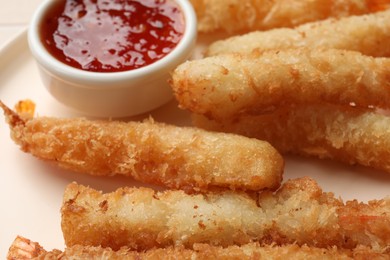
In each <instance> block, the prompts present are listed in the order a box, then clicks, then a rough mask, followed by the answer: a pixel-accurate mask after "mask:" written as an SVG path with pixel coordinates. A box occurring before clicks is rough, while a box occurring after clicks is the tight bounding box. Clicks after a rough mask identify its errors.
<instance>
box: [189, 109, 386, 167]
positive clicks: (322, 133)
mask: <svg viewBox="0 0 390 260" xmlns="http://www.w3.org/2000/svg"><path fill="white" fill-rule="evenodd" d="M193 118H194V120H193V123H194V125H196V126H198V127H201V128H204V129H208V130H214V131H221V132H231V133H237V134H241V135H244V136H248V137H254V138H258V139H260V140H267V141H268V142H270V143H271V144H272V145H274V147H276V148H277V149H278V150H279V152H281V153H294V154H301V155H311V156H316V157H320V158H330V159H334V160H338V161H342V162H346V163H348V164H360V165H364V166H369V167H373V168H376V169H379V170H383V171H386V172H389V173H390V149H389V147H390V117H389V116H386V115H383V114H379V113H376V112H375V110H373V109H359V108H356V107H348V106H345V107H342V106H336V105H329V104H318V105H310V106H285V107H280V108H278V109H277V110H276V111H275V112H273V113H270V114H264V115H258V116H250V115H246V116H242V117H240V118H238V119H237V120H236V121H234V122H232V121H229V120H226V121H223V122H222V121H221V122H216V121H213V120H208V119H207V118H205V117H202V116H197V115H194V117H193Z"/></svg>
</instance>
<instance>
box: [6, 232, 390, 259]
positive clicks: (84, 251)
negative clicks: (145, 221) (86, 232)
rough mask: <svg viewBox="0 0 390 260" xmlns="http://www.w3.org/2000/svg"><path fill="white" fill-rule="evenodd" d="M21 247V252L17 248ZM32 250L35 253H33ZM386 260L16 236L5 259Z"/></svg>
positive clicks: (300, 249)
mask: <svg viewBox="0 0 390 260" xmlns="http://www.w3.org/2000/svg"><path fill="white" fill-rule="evenodd" d="M21 247H22V248H21ZM35 249H38V250H36V251H34V250H35ZM379 257H382V258H380V259H386V257H388V255H387V254H382V253H379V252H374V251H372V250H370V249H369V248H367V247H363V246H359V247H358V248H355V249H353V250H348V249H337V248H336V247H330V248H327V249H325V248H316V247H309V246H306V245H304V246H298V245H294V244H291V245H285V246H275V245H259V244H258V243H249V244H246V245H243V246H229V247H226V248H222V247H217V246H211V245H208V244H195V245H194V249H186V248H184V247H183V246H176V247H168V248H156V249H150V250H147V251H144V252H137V251H132V250H130V249H128V248H126V247H123V248H121V249H119V250H118V251H114V250H112V249H111V248H103V247H100V246H97V247H93V246H81V245H75V246H72V247H69V248H66V249H65V250H64V251H63V252H61V251H59V250H53V251H51V252H47V251H45V250H42V247H41V246H40V245H39V244H38V243H37V242H32V241H31V240H29V239H26V238H23V237H20V236H18V237H17V238H16V239H15V241H14V242H13V244H12V245H11V247H10V250H9V252H8V256H7V259H9V260H11V259H21V258H23V259H37V260H38V259H53V260H54V259H63V260H65V259H74V260H76V259H101V260H116V259H134V260H140V259H145V260H149V259H150V260H152V259H156V260H157V259H161V258H164V259H168V260H169V259H172V260H173V259H183V260H198V259H199V260H201V259H202V260H207V259H210V260H211V259H212V260H214V259H226V260H227V259H243V260H244V259H248V260H250V259H305V260H306V259H373V258H376V259H377V258H379Z"/></svg>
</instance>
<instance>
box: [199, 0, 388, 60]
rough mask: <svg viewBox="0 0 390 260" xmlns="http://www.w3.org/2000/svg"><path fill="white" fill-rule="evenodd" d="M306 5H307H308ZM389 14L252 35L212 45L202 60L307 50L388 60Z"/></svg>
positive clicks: (328, 21)
mask: <svg viewBox="0 0 390 260" xmlns="http://www.w3.org/2000/svg"><path fill="white" fill-rule="evenodd" d="M308 2H310V1H308ZM389 20H390V10H389V11H384V12H379V13H374V14H369V15H362V16H350V17H346V18H342V19H327V20H323V21H318V22H312V23H308V24H304V25H301V26H299V27H296V28H294V29H291V28H280V29H274V30H269V31H256V32H251V33H248V34H245V35H241V36H235V37H231V38H228V39H225V40H220V41H216V42H214V43H212V44H211V45H210V46H209V47H208V49H207V50H206V52H205V53H206V56H215V55H220V54H224V53H231V52H235V53H250V52H253V51H255V52H260V53H261V52H264V51H268V50H282V49H289V48H298V47H299V48H300V47H311V48H314V49H315V48H326V49H331V48H333V49H345V50H353V51H359V52H361V53H363V54H365V55H369V56H375V57H388V56H390V24H389V22H388V21H389Z"/></svg>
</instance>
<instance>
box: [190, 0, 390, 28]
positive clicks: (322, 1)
mask: <svg viewBox="0 0 390 260" xmlns="http://www.w3.org/2000/svg"><path fill="white" fill-rule="evenodd" d="M190 2H191V3H192V5H193V6H194V9H195V12H196V14H197V17H198V30H199V32H202V33H212V32H217V31H224V32H228V33H230V34H237V33H242V32H246V31H253V30H267V29H272V28H277V27H293V26H296V25H299V24H303V23H307V22H312V21H317V20H322V19H326V18H328V17H345V16H349V15H359V14H366V13H371V12H376V11H380V10H384V9H386V8H388V7H389V4H390V1H389V0H333V1H329V0H273V1H269V0H190Z"/></svg>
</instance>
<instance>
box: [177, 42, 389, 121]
mask: <svg viewBox="0 0 390 260" xmlns="http://www.w3.org/2000/svg"><path fill="white" fill-rule="evenodd" d="M172 77H173V81H172V87H173V90H174V92H175V96H176V99H177V100H178V101H179V104H180V107H181V108H184V109H187V110H190V111H191V112H194V113H196V114H202V115H205V116H206V117H208V118H210V119H215V120H223V119H230V120H233V119H234V118H236V117H238V116H240V115H243V114H252V115H254V114H260V113H265V112H269V111H272V110H274V109H276V108H277V107H280V106H282V105H286V104H288V105H289V104H315V103H318V102H328V103H333V104H342V105H349V104H350V103H354V104H355V105H356V106H359V107H369V106H376V107H380V108H390V80H389V78H390V58H373V57H370V56H365V55H362V54H361V53H359V52H355V51H347V50H337V49H288V50H281V51H276V50H275V51H268V52H265V53H262V54H257V53H253V54H250V55H240V54H231V55H228V54H226V55H219V56H213V57H208V58H204V59H200V60H194V61H188V62H186V63H183V64H181V65H180V66H179V67H178V68H176V70H175V71H174V73H173V76H172Z"/></svg>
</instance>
